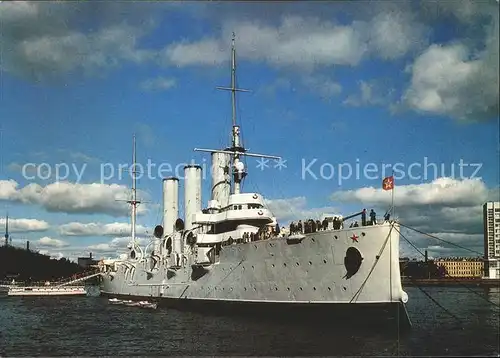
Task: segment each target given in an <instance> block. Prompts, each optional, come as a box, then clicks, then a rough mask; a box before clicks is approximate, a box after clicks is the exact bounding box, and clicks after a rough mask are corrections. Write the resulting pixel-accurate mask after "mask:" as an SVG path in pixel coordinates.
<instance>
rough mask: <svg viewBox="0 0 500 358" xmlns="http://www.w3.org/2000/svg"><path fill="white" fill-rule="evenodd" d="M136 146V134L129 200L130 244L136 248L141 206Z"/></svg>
mask: <svg viewBox="0 0 500 358" xmlns="http://www.w3.org/2000/svg"><path fill="white" fill-rule="evenodd" d="M136 159H137V158H136V145H135V134H134V137H133V150H132V162H133V164H132V200H129V201H128V203H129V204H130V205H131V207H132V212H131V226H132V229H131V238H130V242H131V244H132V245H133V246H132V247H134V245H135V222H136V216H137V204H140V201H138V200H137V177H136V174H137V165H136V161H137V160H136Z"/></svg>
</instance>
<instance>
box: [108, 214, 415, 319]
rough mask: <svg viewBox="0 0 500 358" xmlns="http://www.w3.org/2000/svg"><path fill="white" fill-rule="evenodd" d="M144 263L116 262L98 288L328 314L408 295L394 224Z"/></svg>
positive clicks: (395, 302)
mask: <svg viewBox="0 0 500 358" xmlns="http://www.w3.org/2000/svg"><path fill="white" fill-rule="evenodd" d="M392 225H394V227H391V226H392ZM396 229H397V230H396ZM349 248H351V249H349ZM352 248H355V250H354V249H352ZM348 249H349V250H350V251H353V252H356V251H357V252H359V253H360V254H361V258H362V260H361V265H360V266H359V268H358V269H357V270H356V265H355V264H354V266H353V264H352V260H353V259H352V257H350V260H351V262H349V259H347V262H346V256H349V255H347V254H346V253H347V251H348ZM190 257H191V256H190ZM134 266H135V267H134ZM150 267H151V263H150V261H149V260H148V259H147V258H142V259H141V258H138V260H136V261H126V262H122V263H118V264H117V265H116V267H115V270H116V271H114V272H107V273H105V274H104V275H103V280H102V286H101V290H102V293H103V294H105V295H108V296H112V297H118V296H134V297H148V298H151V297H152V298H157V299H160V298H162V299H164V301H166V302H169V304H171V305H174V306H182V307H187V308H189V307H193V308H194V307H200V306H203V305H212V306H223V307H224V306H227V307H228V306H229V305H234V304H240V305H241V306H245V307H247V308H249V309H250V310H255V309H256V310H260V309H262V308H263V307H264V306H269V304H273V306H282V307H283V308H285V307H297V308H298V307H299V306H300V307H301V308H307V309H308V310H316V311H324V309H325V308H327V309H328V310H332V312H333V311H334V308H336V307H337V308H339V307H347V306H349V308H350V307H353V308H354V307H358V308H361V307H362V306H363V307H369V310H373V309H378V308H379V307H380V309H381V311H382V310H385V309H386V308H387V307H391V306H394V307H400V306H402V305H404V303H406V301H407V299H408V296H407V295H406V293H405V292H404V291H403V289H402V286H401V278H400V277H401V276H400V270H399V225H398V224H395V223H392V224H390V223H386V224H383V225H375V226H365V227H358V228H351V229H344V230H329V231H320V232H315V233H311V234H306V235H302V237H299V238H294V237H293V236H292V237H288V238H275V239H270V240H263V241H255V242H249V243H244V244H234V245H229V246H225V247H223V248H222V251H221V254H220V260H219V262H216V263H215V264H213V265H211V266H208V267H197V266H196V265H193V264H192V262H190V259H188V260H187V262H185V263H184V265H182V267H179V268H174V267H166V266H165V265H163V264H161V263H160V265H158V266H157V268H156V269H155V270H153V271H151V270H150ZM353 304H354V305H353ZM313 307H315V308H313ZM319 308H321V310H319ZM398 309H399V308H398Z"/></svg>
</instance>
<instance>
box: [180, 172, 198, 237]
mask: <svg viewBox="0 0 500 358" xmlns="http://www.w3.org/2000/svg"><path fill="white" fill-rule="evenodd" d="M201 174H202V169H201V166H199V165H186V166H185V167H184V178H185V181H184V223H185V228H186V230H191V229H192V228H193V215H194V214H196V213H197V212H199V211H201Z"/></svg>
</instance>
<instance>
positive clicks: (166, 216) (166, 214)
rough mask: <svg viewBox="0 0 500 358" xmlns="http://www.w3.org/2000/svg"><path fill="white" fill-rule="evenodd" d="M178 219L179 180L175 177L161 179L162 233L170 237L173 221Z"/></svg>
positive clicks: (172, 230)
mask: <svg viewBox="0 0 500 358" xmlns="http://www.w3.org/2000/svg"><path fill="white" fill-rule="evenodd" d="M178 217H179V179H177V178H175V177H171V178H165V179H163V232H164V235H165V236H167V235H170V234H172V233H173V232H174V225H175V220H177V218H178Z"/></svg>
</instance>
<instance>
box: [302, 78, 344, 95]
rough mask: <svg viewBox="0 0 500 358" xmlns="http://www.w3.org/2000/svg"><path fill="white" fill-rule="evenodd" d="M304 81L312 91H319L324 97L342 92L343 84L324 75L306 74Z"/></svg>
mask: <svg viewBox="0 0 500 358" xmlns="http://www.w3.org/2000/svg"><path fill="white" fill-rule="evenodd" d="M302 82H303V83H304V85H305V86H306V87H308V88H309V90H310V91H313V92H316V93H318V94H319V95H320V96H321V97H322V98H323V99H329V98H332V97H334V96H337V95H338V94H340V92H342V86H341V85H340V84H339V83H336V82H334V81H332V80H330V79H328V78H325V77H324V76H310V75H309V76H304V77H303V78H302Z"/></svg>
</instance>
